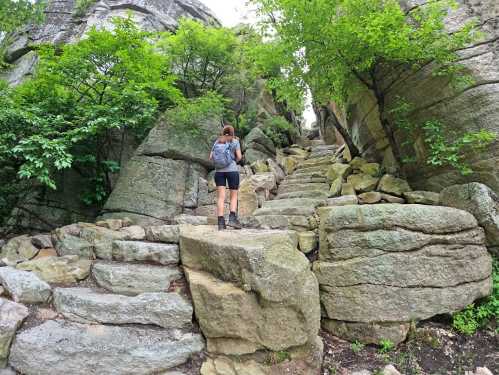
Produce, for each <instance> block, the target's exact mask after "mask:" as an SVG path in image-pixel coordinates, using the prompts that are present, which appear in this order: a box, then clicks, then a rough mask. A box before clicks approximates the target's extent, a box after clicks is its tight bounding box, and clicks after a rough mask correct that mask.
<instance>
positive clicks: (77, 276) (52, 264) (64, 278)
mask: <svg viewBox="0 0 499 375" xmlns="http://www.w3.org/2000/svg"><path fill="white" fill-rule="evenodd" d="M91 265H92V261H90V260H88V259H79V258H78V257H77V256H76V255H65V256H63V257H55V256H48V257H44V258H40V259H34V260H30V261H27V262H24V263H21V264H19V265H18V266H17V268H18V269H21V270H25V271H32V272H34V273H35V274H37V275H38V276H39V277H40V279H42V280H44V281H46V282H48V283H63V284H66V283H74V282H77V281H80V280H83V279H86V278H87V277H88V275H89V274H90V266H91Z"/></svg>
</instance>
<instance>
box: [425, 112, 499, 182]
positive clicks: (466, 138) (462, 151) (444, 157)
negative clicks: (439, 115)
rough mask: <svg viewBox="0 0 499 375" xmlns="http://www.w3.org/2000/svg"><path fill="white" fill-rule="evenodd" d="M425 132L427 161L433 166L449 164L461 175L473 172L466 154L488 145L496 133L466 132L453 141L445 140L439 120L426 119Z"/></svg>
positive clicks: (493, 139) (483, 131) (482, 131)
mask: <svg viewBox="0 0 499 375" xmlns="http://www.w3.org/2000/svg"><path fill="white" fill-rule="evenodd" d="M422 128H423V130H424V133H425V143H426V144H427V145H428V147H429V155H428V158H427V163H428V164H430V165H433V166H445V165H449V166H452V167H454V168H456V169H457V170H459V171H460V172H461V174H463V175H465V176H466V175H469V174H471V173H473V170H472V169H471V167H470V166H469V164H468V163H467V162H466V158H467V155H470V154H472V153H473V152H474V151H480V150H483V149H485V148H486V147H487V146H489V145H490V144H491V143H492V142H493V141H495V139H496V138H497V135H496V134H495V133H493V132H491V131H488V130H483V129H482V130H480V131H477V132H466V133H464V134H463V135H461V136H458V137H456V139H454V140H453V141H449V140H447V137H446V136H445V134H444V130H443V125H442V123H441V122H440V121H435V120H434V121H427V122H426V123H424V124H423V126H422Z"/></svg>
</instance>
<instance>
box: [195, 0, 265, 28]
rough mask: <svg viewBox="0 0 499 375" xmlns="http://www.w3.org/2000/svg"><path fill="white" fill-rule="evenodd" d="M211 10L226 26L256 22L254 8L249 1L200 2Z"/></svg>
mask: <svg viewBox="0 0 499 375" xmlns="http://www.w3.org/2000/svg"><path fill="white" fill-rule="evenodd" d="M200 1H201V2H202V3H204V4H205V5H206V6H208V8H210V9H211V10H212V11H213V12H214V13H215V15H216V16H217V17H218V19H219V20H220V21H222V23H223V25H224V26H235V25H237V24H239V23H241V22H254V21H255V18H256V16H255V12H254V11H251V9H253V8H254V6H249V5H247V0H200Z"/></svg>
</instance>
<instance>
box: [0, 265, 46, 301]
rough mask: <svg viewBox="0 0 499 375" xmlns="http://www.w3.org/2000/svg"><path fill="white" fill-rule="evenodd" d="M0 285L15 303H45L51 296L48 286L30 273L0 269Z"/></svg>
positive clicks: (7, 268) (12, 269) (6, 268)
mask: <svg viewBox="0 0 499 375" xmlns="http://www.w3.org/2000/svg"><path fill="white" fill-rule="evenodd" d="M0 284H2V286H3V287H4V288H5V289H6V290H7V292H8V293H9V294H10V295H11V296H12V299H13V300H14V301H16V302H22V303H45V302H47V301H48V300H49V298H50V296H51V295H52V289H51V288H50V285H49V284H47V283H46V282H45V281H43V280H41V279H40V278H39V277H38V276H36V275H35V274H34V273H32V272H28V271H21V270H17V269H15V268H12V267H0Z"/></svg>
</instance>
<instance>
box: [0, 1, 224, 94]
mask: <svg viewBox="0 0 499 375" xmlns="http://www.w3.org/2000/svg"><path fill="white" fill-rule="evenodd" d="M75 8H76V1H75V0H62V1H54V0H51V1H49V2H48V6H47V9H46V12H45V21H44V22H43V23H42V24H41V25H36V26H31V27H28V28H26V29H25V30H23V31H21V32H19V33H18V34H17V35H15V36H14V38H13V41H12V43H11V44H10V46H9V48H8V51H7V61H8V62H10V63H12V64H13V65H14V67H13V69H12V70H11V71H10V72H9V73H8V74H7V76H6V77H5V78H6V80H7V81H8V82H9V83H11V84H18V83H20V82H21V81H22V80H23V79H24V78H25V77H26V76H27V75H29V74H31V73H32V71H33V68H34V66H35V65H36V54H35V53H34V52H33V46H36V45H39V44H42V43H49V44H61V43H62V44H64V43H74V42H76V41H78V40H79V39H80V38H81V37H82V36H83V35H84V34H85V33H86V32H87V31H88V30H89V29H90V28H92V27H94V26H95V27H97V28H110V27H112V23H111V20H112V18H114V17H127V16H128V14H130V15H131V17H132V19H133V20H134V21H135V22H136V23H137V24H138V25H139V27H140V28H142V29H144V30H150V31H154V30H157V31H164V30H170V31H173V30H175V28H176V27H177V25H178V20H179V19H180V18H182V17H187V18H193V19H197V20H200V21H201V22H204V23H207V24H219V22H218V21H217V20H216V18H215V16H214V15H213V13H212V12H211V11H210V10H209V9H208V8H207V7H206V6H204V5H203V4H202V3H201V2H199V1H197V0H100V1H95V3H93V4H92V5H91V6H90V7H89V8H88V9H87V10H86V12H84V14H83V15H79V14H77V12H76V9H75Z"/></svg>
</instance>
